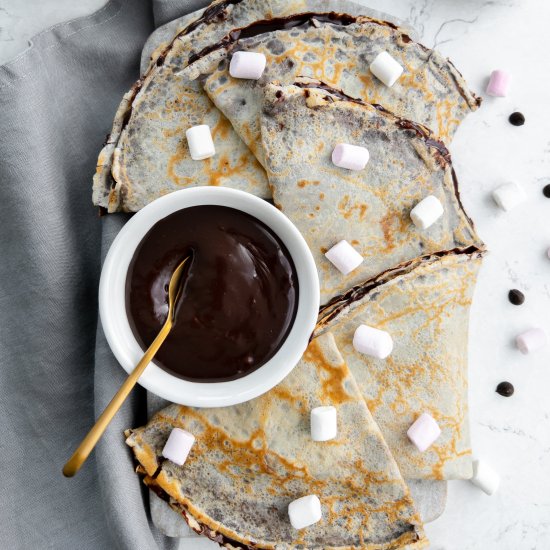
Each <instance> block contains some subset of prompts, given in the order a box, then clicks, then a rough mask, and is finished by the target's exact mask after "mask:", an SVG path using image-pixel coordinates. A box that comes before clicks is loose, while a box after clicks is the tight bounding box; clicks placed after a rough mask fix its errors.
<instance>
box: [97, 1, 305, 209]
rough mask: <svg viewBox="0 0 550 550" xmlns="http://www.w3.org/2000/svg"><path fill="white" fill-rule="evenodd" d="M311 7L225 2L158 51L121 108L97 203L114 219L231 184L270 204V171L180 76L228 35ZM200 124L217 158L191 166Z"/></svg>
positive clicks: (102, 165) (103, 156)
mask: <svg viewBox="0 0 550 550" xmlns="http://www.w3.org/2000/svg"><path fill="white" fill-rule="evenodd" d="M305 7H306V2H305V1H302V0H293V1H291V2H285V1H283V0H263V1H262V2H257V1H255V0H241V1H239V0H220V1H217V2H214V3H213V4H211V5H210V6H209V7H208V8H207V9H206V10H204V11H203V12H202V15H201V16H200V17H199V18H197V19H196V20H195V21H193V22H191V23H190V24H188V25H187V26H186V27H185V28H184V29H182V30H180V31H179V32H178V34H177V35H176V36H175V37H174V39H173V40H172V41H171V42H170V44H168V45H167V46H166V45H165V46H164V47H163V48H159V49H157V51H156V52H155V55H156V58H155V61H154V62H153V63H151V65H150V66H149V69H148V70H147V72H146V74H145V75H144V76H142V77H141V78H140V79H139V80H138V81H137V82H136V83H135V84H134V86H133V87H132V89H131V90H130V91H129V92H128V93H126V94H125V95H124V97H123V99H122V102H121V103H120V105H119V107H118V110H117V113H116V115H115V119H114V122H113V127H112V130H111V132H110V134H109V135H108V136H107V138H106V143H105V145H104V147H103V149H102V150H101V152H100V154H99V157H98V161H97V168H96V173H95V176H94V183H93V202H94V204H96V205H98V206H101V207H103V208H105V209H107V211H108V212H116V211H127V212H133V211H137V210H139V209H140V208H143V207H144V206H145V205H146V204H148V203H149V202H151V201H152V200H154V199H156V198H158V197H160V196H162V195H164V194H166V193H169V192H171V191H175V190H178V189H181V188H185V187H191V186H196V185H229V186H231V187H235V188H237V189H242V190H244V191H248V192H249V193H253V194H255V195H257V196H260V197H262V198H271V193H270V191H269V188H268V184H267V179H266V177H265V172H264V171H263V170H262V168H261V166H260V165H259V164H258V163H257V161H256V159H255V158H254V156H253V155H252V154H251V153H250V150H249V149H248V148H247V147H246V146H245V145H244V143H243V142H242V140H241V139H240V138H239V137H238V136H237V135H236V134H235V132H234V131H233V128H232V127H231V124H229V122H228V121H227V119H226V118H225V117H224V116H223V115H222V114H221V113H220V112H219V111H218V110H217V109H216V108H215V107H214V106H213V105H212V103H211V102H210V101H209V99H208V98H207V97H206V96H205V94H204V92H203V90H202V88H201V86H200V84H199V83H197V82H190V81H189V80H188V79H186V78H185V77H184V76H182V75H180V74H178V72H179V70H180V69H182V68H184V67H185V66H186V65H187V60H188V58H189V56H190V55H191V54H193V53H195V52H196V51H198V50H200V49H201V48H203V47H205V46H206V45H207V44H208V43H210V42H211V41H212V40H218V39H220V38H222V37H223V36H224V34H225V33H227V32H228V31H229V30H231V29H233V28H235V27H239V26H243V25H248V24H249V23H251V22H252V21H255V20H257V19H269V18H271V17H274V16H281V15H286V14H288V13H295V12H296V11H300V10H303V9H304V8H305ZM196 124H208V125H209V126H210V128H211V131H212V136H213V140H214V145H215V147H216V155H215V156H214V157H211V158H209V159H206V160H202V161H194V160H192V159H191V157H190V155H189V151H188V147H187V140H186V138H185V130H186V129H187V128H189V127H191V126H194V125H196Z"/></svg>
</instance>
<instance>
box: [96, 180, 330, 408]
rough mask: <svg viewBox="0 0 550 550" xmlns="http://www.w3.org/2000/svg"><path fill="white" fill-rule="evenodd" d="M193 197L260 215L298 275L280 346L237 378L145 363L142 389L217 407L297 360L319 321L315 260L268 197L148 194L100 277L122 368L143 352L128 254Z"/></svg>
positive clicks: (270, 383)
mask: <svg viewBox="0 0 550 550" xmlns="http://www.w3.org/2000/svg"><path fill="white" fill-rule="evenodd" d="M198 205H221V206H229V207H231V208H236V209H238V210H241V211H243V212H246V213H248V214H250V215H252V216H254V217H255V218H257V219H259V220H260V221H262V222H263V223H265V224H266V225H267V226H268V227H269V228H270V229H271V230H272V231H274V232H275V233H276V234H277V235H278V237H279V238H280V239H281V240H282V241H283V243H284V244H285V246H286V247H287V249H288V251H289V253H290V256H291V257H292V260H293V262H294V266H295V269H296V274H297V277H298V289H299V291H298V307H297V310H296V315H295V317H294V321H293V324H292V327H291V329H290V331H289V333H288V335H287V337H286V339H285V340H284V342H283V344H282V345H281V347H280V348H279V350H278V351H277V352H276V353H275V355H274V356H273V357H272V358H271V359H270V360H269V361H267V362H266V363H265V364H264V365H262V366H261V367H260V368H258V369H256V370H255V371H253V372H251V373H250V374H247V375H246V376H243V377H241V378H238V379H237V380H230V381H225V382H190V381H187V380H183V379H181V378H178V377H176V376H174V375H172V374H170V373H169V372H167V371H165V370H163V369H161V368H160V367H159V366H158V365H156V364H154V363H150V364H149V365H148V366H147V368H146V370H145V372H144V373H143V374H142V375H141V377H140V379H139V381H138V383H139V384H140V385H141V386H143V387H144V388H146V389H147V390H149V391H151V392H152V393H154V394H156V395H158V396H160V397H163V398H164V399H167V400H169V401H172V402H174V403H179V404H182V405H188V406H193V407H223V406H230V405H235V404H238V403H243V402H245V401H248V400H250V399H254V398H255V397H258V396H259V395H261V394H263V393H265V392H267V391H269V390H270V389H271V388H273V387H274V386H276V385H277V384H278V383H279V382H281V381H282V380H283V379H284V378H285V377H286V376H287V375H288V374H289V373H290V372H291V371H292V369H293V368H294V367H295V366H296V364H297V363H298V362H299V360H300V358H301V357H302V355H303V353H304V351H305V350H306V348H307V345H308V343H309V340H310V337H311V334H312V333H313V330H314V328H315V324H316V322H317V316H318V311H319V303H320V293H319V279H318V273H317V268H316V266H315V260H314V259H313V255H312V254H311V251H310V249H309V247H308V245H307V243H306V241H305V239H304V238H303V236H302V234H301V233H300V232H299V231H298V229H297V228H296V226H295V225H294V224H293V223H292V222H291V221H290V220H289V219H288V218H287V217H286V216H285V215H284V214H283V213H282V212H281V211H280V210H278V209H277V208H276V207H274V206H273V205H272V204H270V203H269V202H267V201H265V200H263V199H261V198H259V197H256V196H254V195H251V194H250V193H246V192H245V191H240V190H237V189H231V188H227V187H193V188H187V189H181V190H179V191H174V192H172V193H169V194H167V195H164V196H163V197H160V198H158V199H156V200H155V201H153V202H151V203H150V204H148V205H147V206H145V207H144V208H142V209H141V210H140V211H139V212H137V213H136V214H134V215H133V216H132V217H131V218H130V219H129V220H128V221H127V222H126V224H125V225H124V226H123V227H122V229H121V230H120V231H119V233H118V235H117V236H116V237H115V239H114V241H113V242H112V244H111V246H110V248H109V251H108V253H107V255H106V257H105V261H104V263H103V267H102V270H101V276H100V282H99V316H100V321H101V325H102V327H103V332H104V334H105V337H106V339H107V343H108V344H109V347H110V348H111V350H112V352H113V354H114V356H115V357H116V359H117V360H118V362H119V363H120V365H121V366H122V368H124V370H125V371H126V372H127V373H130V372H131V371H132V369H133V368H134V366H135V365H136V364H137V362H138V361H139V359H140V358H141V356H142V355H143V350H142V348H141V346H140V345H139V344H138V342H137V340H136V338H135V336H134V334H133V332H132V329H131V327H130V323H129V321H128V317H127V314H126V301H125V294H126V293H125V285H126V277H127V272H128V267H129V264H130V261H131V259H132V258H133V256H134V253H135V250H136V248H137V246H138V245H139V243H140V242H141V240H142V239H143V237H144V236H145V235H146V233H147V232H148V231H149V229H150V228H151V227H152V226H153V225H154V224H155V223H156V222H157V221H159V220H161V219H162V218H164V217H166V216H167V215H169V214H171V213H173V212H176V211H178V210H182V209H184V208H188V207H191V206H198ZM122 285H124V286H122Z"/></svg>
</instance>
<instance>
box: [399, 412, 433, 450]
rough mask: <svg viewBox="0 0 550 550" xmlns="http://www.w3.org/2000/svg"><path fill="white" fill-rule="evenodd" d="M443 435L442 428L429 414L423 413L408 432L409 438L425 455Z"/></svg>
mask: <svg viewBox="0 0 550 550" xmlns="http://www.w3.org/2000/svg"><path fill="white" fill-rule="evenodd" d="M440 435H441V428H440V427H439V426H438V424H437V422H436V421H435V420H434V419H433V418H432V417H431V416H430V415H429V414H428V413H422V414H421V415H420V416H419V417H418V418H417V419H416V421H415V422H414V423H413V424H412V426H411V427H410V428H409V429H408V431H407V436H408V438H409V439H410V440H411V441H412V442H413V443H414V445H415V446H416V448H417V449H418V450H419V451H420V452H421V453H423V452H424V451H425V450H426V449H428V448H429V447H431V445H432V444H433V443H434V441H435V440H436V439H437V438H438V437H439V436H440Z"/></svg>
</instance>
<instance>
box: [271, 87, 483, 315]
mask: <svg viewBox="0 0 550 550" xmlns="http://www.w3.org/2000/svg"><path fill="white" fill-rule="evenodd" d="M261 125H262V145H263V148H264V150H265V154H266V166H267V173H268V178H269V182H270V185H271V188H272V191H273V198H274V201H275V204H277V205H278V206H279V207H280V208H281V210H282V211H283V212H284V213H285V214H286V215H287V216H288V217H289V218H290V219H291V220H292V221H293V222H294V223H295V224H296V226H297V227H298V229H299V230H300V231H301V233H302V235H303V236H304V238H305V239H306V241H307V243H308V244H309V247H310V249H311V251H312V253H313V256H314V258H315V262H316V264H317V269H318V271H319V279H320V287H321V303H322V304H326V303H327V302H328V301H330V300H331V299H332V298H335V297H337V296H338V295H340V294H343V293H344V292H345V291H346V290H349V289H350V288H352V287H354V286H356V285H358V284H360V283H362V282H363V281H366V280H367V279H369V278H371V277H374V276H375V275H378V274H379V273H381V272H383V271H386V270H387V269H391V268H393V267H395V266H397V265H399V264H401V263H403V262H407V261H410V260H413V259H414V258H417V257H419V256H424V255H429V254H432V253H434V252H439V251H442V250H451V249H458V250H463V249H468V248H469V247H471V246H476V247H479V248H481V247H482V246H483V244H482V243H481V241H480V239H479V238H478V237H477V235H476V233H475V230H474V227H473V225H472V222H471V221H470V220H469V218H468V217H467V215H466V213H465V212H464V209H463V207H462V204H461V203H460V198H459V195H458V190H457V181H456V177H455V174H454V171H453V168H452V165H451V160H450V155H449V152H448V151H447V149H446V148H445V146H444V145H443V143H442V142H439V141H437V140H435V139H434V138H433V137H432V135H431V132H430V131H429V130H428V129H427V128H425V127H423V126H421V125H420V124H417V123H414V122H411V121H408V120H405V119H402V118H399V117H396V116H395V115H393V114H391V113H389V112H388V111H386V110H385V109H383V108H381V107H380V106H379V105H370V104H366V103H363V102H361V101H358V100H351V99H350V98H347V97H346V96H344V95H343V94H342V93H340V92H338V91H336V90H333V89H331V88H329V87H327V86H326V85H323V84H322V83H320V82H318V81H312V80H310V79H299V80H298V82H297V85H292V86H283V87H281V86H277V85H274V84H270V85H268V86H266V88H265V101H264V106H263V109H262V118H261ZM337 143H351V144H355V145H361V146H364V147H367V149H368V150H369V152H370V160H369V163H368V164H367V166H366V168H365V169H364V170H360V171H352V170H346V169H344V168H339V167H337V166H335V165H334V164H333V162H332V160H331V154H332V150H333V149H334V147H335V145H336V144H337ZM428 195H435V196H436V197H438V199H439V200H440V201H441V203H442V204H443V207H444V209H445V213H444V215H443V217H442V218H441V219H440V220H438V221H437V222H436V223H435V224H434V225H433V226H431V227H430V228H428V229H427V230H420V229H418V228H416V227H415V225H414V224H413V223H412V221H411V218H410V211H411V209H412V208H413V207H414V206H415V205H416V204H417V203H418V202H419V201H420V200H422V199H423V198H424V197H426V196H428ZM342 239H345V240H347V241H348V242H349V243H350V244H352V246H353V247H354V248H355V249H356V250H357V251H358V252H359V253H360V254H361V255H362V256H363V258H364V261H363V263H362V264H361V265H360V266H359V267H358V268H357V269H355V270H354V271H352V272H351V273H349V274H348V275H346V276H344V275H342V273H340V271H338V270H337V269H336V268H335V267H334V266H333V265H332V264H331V263H330V262H329V261H328V260H327V258H326V257H325V255H324V253H325V252H326V251H327V249H329V248H330V247H332V246H333V245H334V244H336V243H337V242H339V241H341V240H342Z"/></svg>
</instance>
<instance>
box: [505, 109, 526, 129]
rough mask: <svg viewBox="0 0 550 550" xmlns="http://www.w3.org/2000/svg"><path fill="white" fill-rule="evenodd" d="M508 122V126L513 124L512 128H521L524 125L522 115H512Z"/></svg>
mask: <svg viewBox="0 0 550 550" xmlns="http://www.w3.org/2000/svg"><path fill="white" fill-rule="evenodd" d="M508 120H509V121H510V124H513V125H514V126H523V125H524V124H525V117H524V116H523V114H522V113H517V112H516V113H512V114H511V115H510V116H509V117H508Z"/></svg>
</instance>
